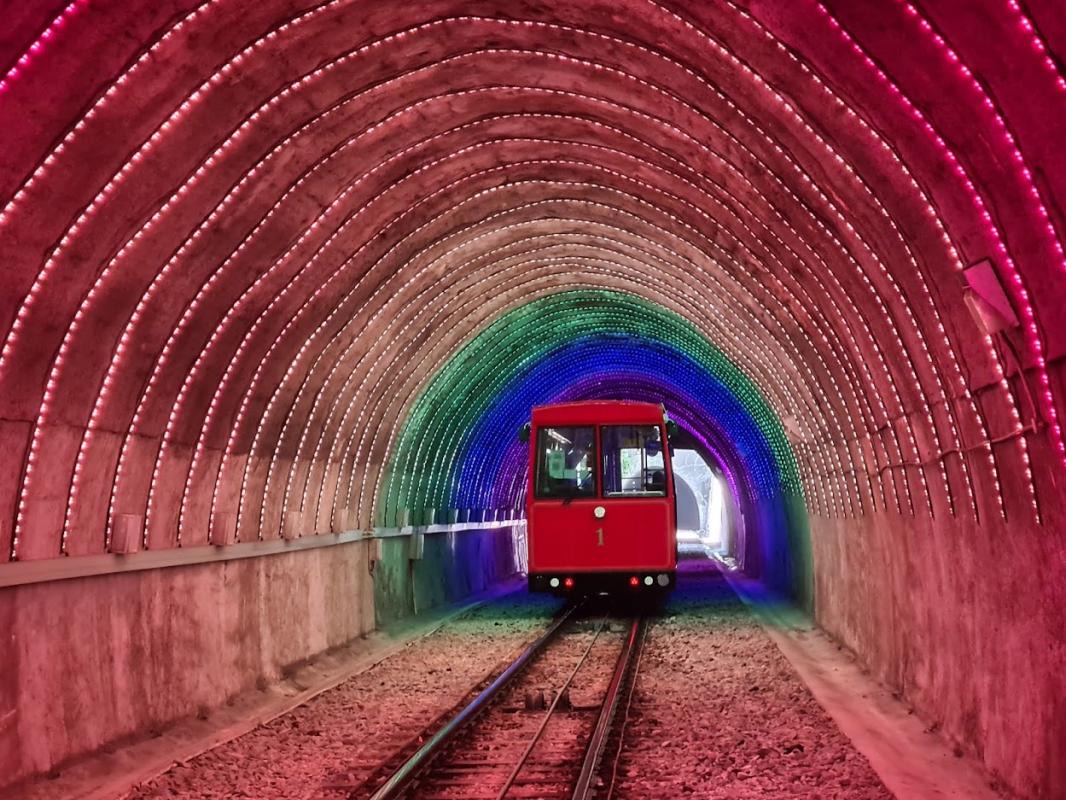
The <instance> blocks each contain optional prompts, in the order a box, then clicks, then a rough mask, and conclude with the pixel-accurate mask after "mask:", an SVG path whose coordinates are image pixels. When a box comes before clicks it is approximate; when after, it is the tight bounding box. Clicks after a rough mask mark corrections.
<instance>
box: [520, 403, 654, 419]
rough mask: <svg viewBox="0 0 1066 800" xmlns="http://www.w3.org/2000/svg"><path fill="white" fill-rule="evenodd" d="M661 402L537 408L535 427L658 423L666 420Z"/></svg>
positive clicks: (562, 405) (557, 404)
mask: <svg viewBox="0 0 1066 800" xmlns="http://www.w3.org/2000/svg"><path fill="white" fill-rule="evenodd" d="M663 414H664V411H663V407H662V406H661V405H660V404H659V403H638V402H634V401H629V400H585V401H582V402H577V403H555V404H552V405H546V406H534V408H533V424H534V425H598V424H610V423H616V424H657V423H660V422H662V421H663Z"/></svg>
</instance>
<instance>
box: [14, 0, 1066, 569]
mask: <svg viewBox="0 0 1066 800" xmlns="http://www.w3.org/2000/svg"><path fill="white" fill-rule="evenodd" d="M3 12H4V18H5V25H4V30H3V32H2V33H0V72H2V73H3V74H4V75H5V77H4V78H3V82H2V83H0V139H2V142H0V143H2V152H3V153H4V154H5V155H4V157H3V159H2V162H0V203H2V207H0V237H2V238H0V247H2V259H3V263H4V269H3V271H2V277H0V281H2V284H0V285H2V301H3V302H2V305H0V331H3V332H4V345H3V350H2V352H0V403H2V404H3V407H2V409H0V419H2V422H0V449H2V450H3V452H4V453H5V454H6V455H5V458H4V460H3V462H2V466H3V469H4V474H3V475H0V518H2V519H5V520H9V521H10V523H11V524H7V525H4V526H2V527H0V537H2V539H0V558H18V559H32V558H47V557H53V556H57V555H59V554H60V553H67V554H80V553H91V552H99V551H101V550H103V549H105V548H106V546H107V535H108V533H107V532H108V530H109V523H110V521H111V520H113V519H114V518H115V516H116V515H120V514H123V515H132V516H133V517H136V518H138V519H140V520H141V524H143V526H144V537H145V543H146V544H147V545H148V546H149V547H167V546H173V545H175V544H177V543H179V542H181V543H195V542H205V541H207V540H208V537H209V536H210V535H211V530H212V529H218V528H232V527H234V526H236V524H237V516H238V513H239V512H240V507H239V505H240V502H241V498H242V497H245V496H255V497H260V498H262V500H261V507H260V508H259V509H257V512H258V513H253V514H252V515H251V518H253V519H259V520H261V521H264V522H266V521H267V517H268V516H269V518H270V519H269V524H265V525H263V526H261V527H260V528H259V529H258V530H256V529H255V527H254V526H253V527H251V528H249V529H247V530H246V529H245V527H244V523H243V522H242V526H241V530H240V531H238V533H239V535H240V536H241V537H242V538H246V537H260V538H272V537H276V536H278V535H279V534H280V531H281V528H282V527H283V526H285V525H286V524H293V525H299V526H301V527H302V529H303V530H304V532H313V531H316V530H318V531H321V530H329V526H332V527H334V528H339V529H343V528H345V527H356V526H359V527H364V526H368V525H370V524H372V522H373V520H372V519H371V518H370V516H369V513H370V512H369V511H368V510H367V511H364V510H362V509H360V510H358V511H356V510H355V509H353V508H352V507H351V506H350V505H348V504H347V502H348V501H347V500H346V499H343V498H342V497H341V495H340V494H334V495H333V496H332V497H330V498H326V499H325V500H324V501H323V502H321V503H319V506H320V507H321V508H323V509H324V510H323V511H322V512H321V513H320V514H318V515H317V517H316V518H315V519H306V518H299V519H295V520H294V521H292V522H287V521H286V520H285V519H278V518H277V514H278V512H279V510H280V509H281V508H282V506H283V504H284V503H285V495H286V493H287V492H290V491H291V489H290V488H289V487H290V486H291V485H297V484H299V483H300V482H306V481H310V480H320V481H323V482H324V485H327V486H336V485H337V484H338V483H339V481H340V479H341V477H343V478H344V479H345V480H349V481H350V480H356V481H359V480H367V481H370V480H375V481H376V480H377V475H378V474H379V472H380V471H381V466H382V464H384V463H387V462H388V460H389V458H390V457H391V455H392V454H391V452H390V451H389V449H388V440H387V438H386V439H383V438H382V437H381V436H379V435H378V431H379V430H392V429H394V428H395V427H396V426H397V425H399V424H400V423H402V421H403V420H404V419H406V415H407V414H408V412H409V411H410V409H411V408H412V407H413V405H414V403H415V400H416V398H417V397H418V396H419V393H420V392H421V391H423V390H424V389H425V387H426V386H427V385H429V382H430V380H431V378H432V376H433V375H434V374H436V372H437V371H438V370H440V369H441V368H442V367H443V366H444V365H445V364H446V363H447V362H448V359H449V358H450V357H451V356H452V355H454V354H455V353H456V352H458V351H459V349H460V348H461V347H462V346H463V345H464V344H465V343H467V342H469V341H471V340H472V339H473V338H474V337H475V336H476V335H477V333H478V332H479V331H481V330H483V329H485V328H486V326H488V325H489V324H491V323H492V322H493V321H494V320H496V319H499V318H501V317H502V316H503V315H504V314H506V313H507V312H509V311H512V310H514V309H515V308H518V307H520V306H521V305H522V304H525V303H530V302H533V301H536V300H537V299H538V298H543V297H546V296H549V295H552V294H556V293H559V292H563V291H567V290H575V289H597V288H601V289H614V290H620V291H622V292H625V293H628V294H631V295H635V296H639V297H642V298H645V299H646V300H647V301H649V302H651V303H653V304H655V305H656V306H657V307H661V308H663V309H666V310H668V311H669V312H670V313H673V314H677V315H679V316H680V317H682V318H683V319H686V320H688V322H689V323H690V324H691V325H692V326H694V328H695V329H696V330H698V331H699V332H700V333H701V334H702V335H703V336H704V337H706V339H707V340H708V341H709V342H712V343H713V344H714V346H715V347H717V348H718V349H719V350H720V351H721V352H722V353H723V354H724V355H725V356H726V357H727V358H728V359H729V361H730V362H731V363H732V364H734V365H735V366H736V367H737V368H738V369H739V370H741V371H742V372H743V373H744V374H745V375H747V376H748V378H749V379H750V381H751V382H752V384H753V385H754V386H756V387H758V390H759V392H760V393H761V396H762V397H763V398H764V399H765V402H766V403H767V404H768V405H769V407H770V408H772V409H773V411H774V414H775V415H776V416H777V417H778V418H779V419H780V420H782V421H783V424H784V430H785V431H786V432H787V433H788V435H789V438H790V440H791V444H792V450H793V451H794V452H795V454H796V458H797V461H798V463H799V466H800V471H801V474H802V475H803V478H804V481H805V489H806V495H807V498H808V501H809V502H810V503H811V504H812V505H811V510H812V512H813V513H818V514H823V515H830V516H831V515H841V514H843V515H857V514H870V513H874V512H877V511H886V510H887V511H889V512H892V513H900V512H902V513H904V514H917V515H959V516H962V517H965V518H974V517H978V518H980V517H981V516H986V515H993V516H997V517H1007V516H1008V515H1011V516H1012V518H1020V519H1026V520H1034V519H1037V520H1038V519H1039V515H1040V502H1041V498H1046V497H1047V496H1048V494H1049V492H1051V491H1053V490H1052V488H1051V487H1052V485H1053V484H1052V481H1053V480H1054V479H1053V477H1050V476H1049V474H1048V473H1049V472H1050V470H1042V469H1037V470H1034V469H1033V465H1034V464H1036V465H1041V466H1044V465H1046V466H1050V467H1053V469H1054V470H1055V471H1057V470H1058V469H1060V468H1061V467H1062V463H1063V462H1062V458H1063V452H1064V443H1063V435H1062V429H1061V426H1060V424H1059V420H1060V418H1061V416H1062V414H1063V377H1062V374H1063V373H1062V369H1061V356H1062V354H1063V349H1064V341H1063V328H1062V326H1061V323H1060V322H1059V321H1058V320H1059V314H1060V313H1061V309H1062V308H1063V307H1064V303H1066V291H1064V286H1066V283H1064V281H1063V276H1064V274H1066V259H1064V256H1063V250H1062V246H1061V242H1060V231H1061V229H1062V217H1061V198H1062V196H1063V191H1064V189H1066V187H1064V186H1063V181H1066V171H1064V170H1063V169H1062V161H1063V155H1062V153H1061V148H1060V147H1059V146H1058V143H1059V142H1060V141H1061V140H1062V135H1063V133H1064V131H1063V127H1064V126H1066V115H1064V114H1062V113H1050V112H1049V109H1051V108H1057V109H1059V110H1061V108H1062V104H1063V101H1064V98H1066V81H1064V79H1063V74H1062V68H1061V66H1060V64H1061V61H1060V54H1061V53H1062V52H1063V45H1064V42H1066V38H1064V37H1066V24H1064V23H1063V21H1062V19H1061V14H1059V13H1058V9H1057V4H1056V3H1053V2H1039V3H1027V4H1026V5H1025V7H1024V9H1023V8H1022V7H1021V6H1020V5H1018V4H1017V3H1014V2H1012V1H1011V0H1004V2H993V0H986V2H982V3H981V4H980V13H978V12H977V11H976V10H975V9H974V6H973V4H963V3H957V2H945V3H936V4H928V6H924V5H923V6H918V5H914V4H911V3H909V2H905V1H904V0H897V1H896V2H885V3H878V4H855V3H849V2H844V0H834V1H833V2H828V3H824V4H823V3H821V2H819V1H818V0H798V1H797V2H788V3H781V2H768V1H767V2H752V3H747V4H744V3H740V4H738V3H732V2H725V1H723V2H715V3H706V4H705V3H681V2H676V3H655V2H646V1H645V0H621V2H619V0H612V2H610V3H606V2H583V3H577V4H575V3H563V2H538V3H520V2H507V3H500V2H495V3H494V2H426V3H411V4H395V3H391V2H389V3H386V2H366V1H365V0H360V1H359V2H355V1H354V0H353V2H343V1H342V0H334V2H326V3H313V2H293V0H265V1H264V2H258V3H255V4H248V3H242V2H235V0H209V1H208V2H179V1H178V0H174V1H173V2H164V3H147V2H145V3H114V4H107V3H103V2H95V0H93V1H90V0H74V2H71V3H69V4H64V3H55V2H39V3H11V2H9V3H5V4H4V8H3ZM1008 65H1009V69H1008ZM984 258H990V259H991V260H992V261H993V262H994V264H995V266H996V268H997V270H998V271H999V273H1000V275H1001V276H1002V279H1003V282H1004V284H1005V287H1006V290H1007V292H1008V294H1009V296H1010V300H1011V302H1012V304H1013V307H1014V310H1015V312H1016V313H1017V316H1018V318H1019V320H1020V323H1021V324H1020V326H1019V327H1018V328H1017V329H1012V330H1008V331H1007V332H1006V334H1005V337H1006V340H1005V341H997V342H993V340H992V338H990V337H989V336H988V335H986V334H985V333H984V331H983V330H982V329H981V328H979V327H978V326H977V324H976V323H975V322H974V320H973V319H972V318H971V316H970V314H969V312H968V311H967V308H966V305H965V303H964V286H965V282H964V280H963V277H962V270H963V269H964V268H965V267H966V266H968V265H970V264H971V263H974V262H977V261H979V260H981V259H984ZM1008 345H1009V347H1008ZM1011 348H1013V349H1016V350H1017V351H1018V352H1019V354H1020V358H1021V360H1022V362H1023V363H1024V364H1025V365H1026V369H1027V377H1026V379H1025V380H1020V379H1019V378H1018V376H1017V370H1016V369H1015V368H1014V366H1013V362H1012V360H1011V357H1010V350H1011ZM1030 387H1031V388H1030ZM1030 396H1031V399H1030ZM1027 426H1028V427H1032V428H1033V430H1032V431H1030V432H1029V433H1028V434H1027V435H1023V434H1022V432H1021V431H1022V429H1023V428H1024V427H1027ZM366 431H370V438H371V441H369V442H367V441H366V439H367V437H366V436H365V435H364V433H365V432H366ZM294 482H295V483H294ZM823 484H824V486H825V487H829V488H823ZM871 487H872V488H871ZM878 487H880V488H878ZM373 488H374V487H373V486H372V487H370V489H368V491H370V490H372V489H373ZM834 493H836V494H838V495H841V496H837V497H835V498H834V496H833V495H834ZM844 495H846V496H844Z"/></svg>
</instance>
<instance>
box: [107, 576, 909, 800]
mask: <svg viewBox="0 0 1066 800" xmlns="http://www.w3.org/2000/svg"><path fill="white" fill-rule="evenodd" d="M558 607H559V603H558V601H556V600H554V599H551V598H546V597H538V596H529V595H527V594H525V593H524V592H519V593H517V594H514V595H510V596H508V597H506V598H504V599H503V600H499V601H496V602H495V603H493V604H492V605H488V606H483V607H480V608H478V609H475V610H474V611H472V612H470V613H469V614H467V615H465V616H463V617H460V618H459V619H457V620H455V621H452V622H450V623H448V624H447V625H446V626H445V627H444V628H442V629H441V630H439V631H437V632H436V633H434V634H432V635H430V636H426V637H424V638H421V639H418V640H416V641H414V642H412V643H411V644H409V645H408V646H407V647H405V648H404V649H403V650H402V651H401V652H399V653H397V654H395V655H393V656H392V657H390V658H388V659H386V660H385V661H383V662H381V663H379V664H377V665H375V666H374V667H372V668H370V669H368V670H366V671H365V672H362V673H360V674H358V675H356V676H354V677H353V678H351V679H349V680H347V681H345V682H344V683H343V684H341V685H340V686H338V687H336V688H334V689H331V690H329V691H327V692H325V693H323V694H321V695H319V696H318V697H317V698H315V699H314V700H312V701H311V702H309V703H307V704H306V705H304V706H301V707H299V708H297V709H295V710H294V711H292V712H290V713H288V714H285V715H284V716H281V717H279V718H277V719H275V720H273V721H272V722H270V723H268V724H265V725H263V726H261V727H259V728H257V729H255V730H254V731H252V732H250V733H248V734H245V735H244V736H241V737H240V738H238V739H235V740H233V741H231V742H229V743H227V744H224V745H222V746H220V747H217V748H215V749H214V750H211V751H209V752H207V753H205V754H203V755H201V756H199V757H197V758H195V759H193V760H191V761H189V762H188V763H186V764H184V765H181V766H177V767H174V768H173V769H171V770H170V771H169V772H167V773H166V774H164V775H162V776H160V777H159V778H157V779H155V780H153V781H150V782H148V783H146V784H143V785H142V786H140V787H138V788H137V789H135V790H133V791H132V792H131V793H130V794H129V795H127V796H128V797H130V798H135V799H136V800H142V799H145V800H146V799H147V798H167V797H181V798H278V799H279V800H282V799H286V798H340V797H345V796H346V795H347V791H346V790H345V789H344V787H354V786H355V785H357V784H359V783H360V782H361V781H362V780H363V779H364V778H365V777H366V776H367V775H369V774H370V773H371V771H373V769H374V768H375V767H376V766H377V765H378V764H379V763H381V762H382V761H384V760H385V759H386V758H387V757H388V756H389V755H391V754H392V753H393V752H394V751H395V750H397V749H398V748H399V747H401V746H402V745H403V744H405V743H406V742H407V741H408V740H410V739H411V737H413V736H416V735H417V734H419V733H420V732H421V731H422V729H423V728H424V727H425V726H426V725H427V724H429V723H430V722H431V721H432V720H434V719H435V718H436V717H438V716H439V715H440V714H441V713H443V712H445V711H446V710H448V709H450V708H451V707H453V706H454V705H455V704H456V703H458V702H459V701H460V700H462V699H463V698H464V697H465V696H466V695H467V693H468V692H469V690H470V689H471V687H472V686H473V685H474V684H475V683H476V682H478V681H479V680H481V679H483V678H485V677H486V676H487V675H488V674H489V673H490V672H492V671H494V670H495V669H497V668H499V667H502V666H503V665H504V662H506V661H507V660H509V659H510V658H511V657H512V656H513V655H515V654H516V653H517V652H518V650H519V649H520V648H521V647H522V646H523V645H524V644H525V643H527V642H529V641H531V640H532V639H533V638H535V637H536V635H537V634H538V633H539V632H540V631H541V630H543V629H544V627H545V626H546V624H547V621H548V619H549V618H550V616H551V615H552V613H553V612H554V611H555V610H556V609H557V608H558ZM604 766H605V770H606V771H605V773H604V774H605V776H607V777H609V775H610V773H611V766H612V765H610V764H606V765H604ZM329 787H333V788H329ZM614 797H616V798H648V797H661V798H674V797H696V798H723V800H724V798H730V800H744V799H745V798H794V799H795V800H800V799H801V798H802V799H807V798H809V799H810V800H814V798H849V799H850V798H855V799H856V800H874V799H875V798H877V799H878V800H880V799H882V798H891V797H892V794H891V793H890V792H889V791H888V790H887V789H886V788H885V787H884V785H883V784H882V783H881V781H880V779H879V778H878V777H877V775H876V774H875V773H874V771H873V770H872V769H871V767H870V765H869V763H868V762H867V760H866V758H865V757H864V756H863V755H862V754H860V753H859V752H858V751H857V750H856V749H855V748H854V747H853V746H852V744H851V743H850V742H849V740H848V739H847V738H846V737H845V736H844V735H843V734H842V733H841V732H840V731H839V730H838V728H837V727H836V725H835V724H834V723H833V721H832V720H831V719H830V717H829V716H828V715H827V713H826V712H825V711H824V710H823V709H822V707H821V706H820V705H819V704H818V702H817V701H816V700H815V699H814V697H813V696H812V695H811V693H810V692H809V691H808V689H807V688H806V686H804V684H803V683H802V682H801V680H800V679H799V677H798V676H797V675H796V673H795V671H794V670H793V669H792V667H791V665H790V664H789V662H788V661H787V660H786V659H785V657H784V656H783V655H782V654H781V652H780V651H779V650H778V648H777V646H776V645H775V644H774V643H773V642H772V641H771V640H770V638H769V637H768V636H767V635H766V633H765V632H764V631H763V629H762V628H761V627H760V626H759V623H758V622H757V621H756V619H755V618H754V617H753V616H752V614H751V613H750V612H749V611H748V610H747V608H746V607H745V606H744V605H743V604H742V603H741V602H740V600H739V599H738V598H737V596H736V595H735V594H734V593H733V591H732V590H731V589H730V587H729V585H728V584H727V583H726V581H725V580H724V579H723V578H722V576H721V575H720V574H719V573H718V571H717V570H716V568H715V567H714V566H713V565H712V563H711V562H699V563H694V562H687V563H686V564H685V565H684V570H683V576H682V580H681V581H680V583H679V586H678V589H677V590H676V591H675V592H674V594H673V595H672V596H671V597H670V599H669V600H668V601H667V602H666V604H665V606H664V607H663V609H662V612H661V615H660V616H658V617H657V618H655V619H654V620H653V623H652V626H651V629H650V633H649V635H648V641H647V645H646V647H645V651H644V653H643V656H642V659H641V665H640V674H639V676H638V679H637V685H636V690H635V693H634V697H633V704H632V707H631V709H630V713H629V718H628V720H627V727H626V732H625V747H624V749H623V752H622V755H621V758H620V759H619V761H618V763H617V769H616V772H615V793H614Z"/></svg>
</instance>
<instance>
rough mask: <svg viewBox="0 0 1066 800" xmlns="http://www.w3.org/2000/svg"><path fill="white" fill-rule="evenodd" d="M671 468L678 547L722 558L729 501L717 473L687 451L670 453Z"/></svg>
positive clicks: (729, 507)
mask: <svg viewBox="0 0 1066 800" xmlns="http://www.w3.org/2000/svg"><path fill="white" fill-rule="evenodd" d="M673 467H674V477H675V479H676V483H677V486H676V488H677V538H678V545H679V547H680V548H681V549H683V550H685V551H692V552H702V553H704V554H706V555H712V554H713V555H723V554H725V552H726V549H727V546H728V543H729V541H730V536H729V524H730V517H731V516H732V515H731V514H730V513H729V512H730V509H731V507H732V506H733V501H732V498H731V497H730V495H729V488H728V486H727V485H726V482H725V476H724V475H723V474H722V472H721V469H719V468H718V467H717V465H714V464H713V463H712V462H708V460H707V459H706V458H704V457H703V456H702V455H701V454H700V452H699V451H698V450H695V449H690V448H678V449H676V450H674V453H673Z"/></svg>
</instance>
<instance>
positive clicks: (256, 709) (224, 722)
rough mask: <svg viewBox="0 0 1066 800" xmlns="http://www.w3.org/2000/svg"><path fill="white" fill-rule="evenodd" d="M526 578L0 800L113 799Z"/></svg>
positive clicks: (371, 638) (374, 637)
mask: <svg viewBox="0 0 1066 800" xmlns="http://www.w3.org/2000/svg"><path fill="white" fill-rule="evenodd" d="M524 586H525V581H524V578H521V577H518V578H512V579H509V580H506V581H503V582H501V583H499V584H497V585H496V586H494V587H492V588H491V589H489V590H487V591H485V592H482V593H480V594H478V595H475V596H473V597H471V598H468V599H467V600H466V601H464V602H463V603H462V604H460V605H457V606H452V607H450V608H442V609H439V610H434V611H429V612H427V613H425V614H423V615H421V616H419V617H418V618H417V619H414V620H405V621H403V622H401V623H397V624H396V625H393V626H390V627H389V628H386V629H383V630H380V631H376V632H374V633H372V634H369V635H368V636H366V638H363V639H357V640H355V641H353V642H351V643H349V644H348V645H346V646H344V647H341V648H337V649H336V650H333V651H331V652H329V653H327V654H324V655H322V656H320V657H318V658H316V659H314V660H313V661H311V662H310V663H308V664H307V665H305V666H303V667H302V668H300V669H299V670H297V671H296V672H294V673H293V674H292V675H290V676H289V677H288V678H287V679H285V680H283V681H281V682H279V683H276V684H274V685H272V686H269V687H267V688H265V689H264V690H262V691H256V690H253V691H250V692H246V693H244V694H243V695H241V696H239V697H237V698H235V700H234V701H233V703H232V704H230V705H227V706H224V707H222V708H220V709H217V710H215V711H213V712H211V714H210V716H209V717H208V718H206V719H199V718H195V717H194V718H190V719H185V720H182V721H180V722H177V723H176V724H174V725H172V726H170V727H169V728H167V729H166V730H164V731H162V732H160V733H158V735H155V736H142V737H138V738H136V739H133V740H130V741H128V742H126V743H124V744H120V745H111V746H109V747H107V748H105V750H104V751H101V752H97V753H94V754H91V755H88V756H84V757H80V758H78V759H76V760H74V761H72V762H70V763H69V764H67V765H65V766H64V767H63V768H62V769H60V770H58V771H57V773H56V777H53V778H47V777H41V778H37V779H34V780H32V781H30V782H28V783H23V784H21V785H17V786H13V787H10V788H8V789H6V790H3V791H0V800H113V798H118V797H122V796H124V795H125V794H126V793H128V792H129V791H130V790H131V789H132V788H133V787H135V786H137V785H138V784H140V783H143V782H145V781H149V780H151V779H153V778H155V777H157V776H159V775H162V774H163V773H165V772H167V771H168V770H169V769H171V768H172V767H174V766H175V765H177V764H181V763H184V762H187V761H189V760H191V759H193V758H195V757H196V756H198V755H201V754H202V753H205V752H207V751H209V750H212V749H214V748H216V747H219V746H221V745H223V744H225V743H226V742H230V741H232V740H233V739H236V738H238V737H240V736H242V735H244V734H245V733H248V732H249V731H251V730H254V729H255V728H256V727H258V726H260V725H265V724H267V723H268V722H270V721H271V720H273V719H276V718H277V717H280V716H282V715H283V714H287V713H288V712H290V711H292V710H293V709H294V708H296V707H297V706H300V705H303V704H304V703H307V702H308V701H310V700H312V699H314V698H315V697H317V696H318V695H320V694H322V693H323V692H327V691H329V690H330V689H333V688H334V687H336V686H338V685H340V684H341V683H343V682H344V681H346V680H348V679H349V678H351V677H353V676H354V675H357V674H359V673H360V672H363V671H365V670H367V669H370V668H371V667H373V666H374V665H375V664H378V663H380V662H381V661H383V660H385V659H387V658H388V657H389V656H391V655H393V654H394V653H396V652H398V651H399V650H401V649H402V648H404V647H406V646H407V645H408V644H410V643H411V642H413V641H415V640H417V639H420V638H422V637H425V636H429V635H430V634H432V633H434V632H436V631H437V630H439V629H440V628H442V627H444V626H445V625H447V624H448V623H449V622H451V621H452V620H454V619H456V618H457V617H459V616H461V615H462V614H465V613H466V612H468V611H470V610H471V609H473V608H476V607H478V606H480V605H482V604H484V603H486V602H490V601H492V600H495V599H497V598H499V597H503V596H505V595H507V594H510V593H512V592H515V591H518V590H520V589H522V588H523V587H524Z"/></svg>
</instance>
